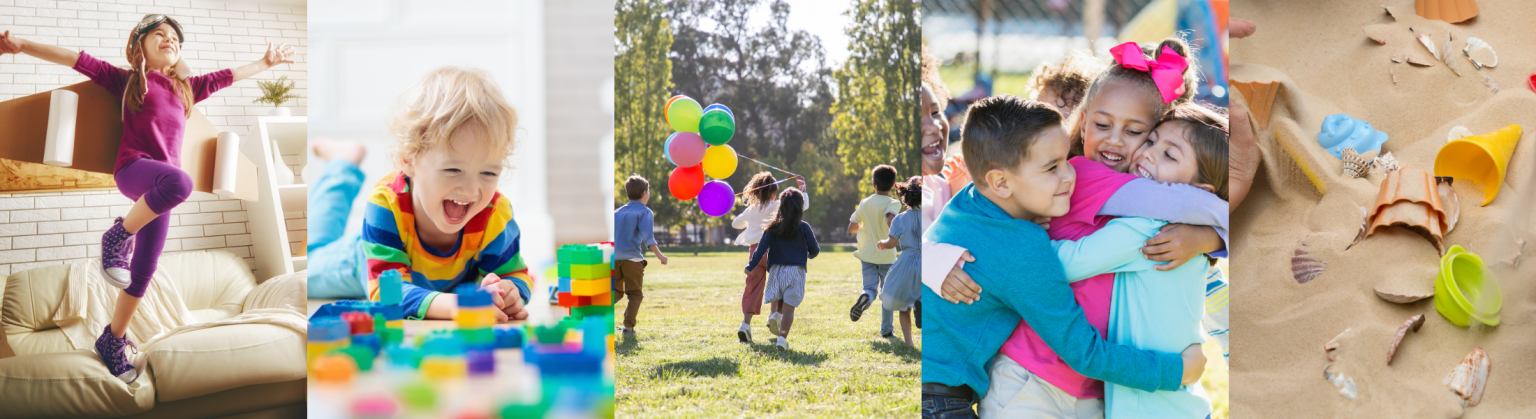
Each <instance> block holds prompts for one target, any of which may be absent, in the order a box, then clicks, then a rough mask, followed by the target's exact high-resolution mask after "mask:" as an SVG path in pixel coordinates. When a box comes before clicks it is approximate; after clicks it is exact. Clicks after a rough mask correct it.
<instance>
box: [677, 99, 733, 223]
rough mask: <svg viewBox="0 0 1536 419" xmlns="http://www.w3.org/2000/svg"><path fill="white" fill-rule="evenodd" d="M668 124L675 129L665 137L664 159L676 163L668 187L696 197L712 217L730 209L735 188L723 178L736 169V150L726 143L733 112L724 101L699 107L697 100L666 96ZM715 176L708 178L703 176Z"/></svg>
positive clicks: (683, 197) (686, 196) (686, 197)
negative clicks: (723, 103)
mask: <svg viewBox="0 0 1536 419" xmlns="http://www.w3.org/2000/svg"><path fill="white" fill-rule="evenodd" d="M664 113H665V115H666V118H667V124H668V125H671V126H672V129H674V130H677V132H675V133H672V135H671V136H669V137H667V143H666V146H665V147H664V148H665V149H666V154H667V161H669V162H672V164H675V165H677V168H676V169H672V174H671V175H670V176H668V177H667V188H668V189H669V190H670V191H671V192H672V197H673V198H677V199H679V200H683V201H686V200H690V199H693V198H695V197H697V198H699V209H700V210H703V211H704V214H706V215H709V216H711V217H719V216H721V215H725V214H726V213H729V212H731V208H733V207H735V206H736V192H735V191H734V190H732V189H731V185H730V184H728V183H725V181H724V180H721V179H725V178H728V177H730V176H731V174H733V173H736V150H735V149H732V148H731V146H728V145H725V143H727V142H729V141H731V136H733V135H735V134H736V115H735V114H732V113H731V110H730V109H729V108H726V107H725V105H721V104H718V103H717V104H713V105H709V107H707V108H700V107H699V102H698V101H695V100H693V98H690V97H688V96H683V95H677V96H673V97H672V98H671V99H668V100H667V105H666V111H665V112H664ZM706 175H707V176H709V177H711V178H714V179H715V180H711V181H708V182H705V181H704V177H705V176H706Z"/></svg>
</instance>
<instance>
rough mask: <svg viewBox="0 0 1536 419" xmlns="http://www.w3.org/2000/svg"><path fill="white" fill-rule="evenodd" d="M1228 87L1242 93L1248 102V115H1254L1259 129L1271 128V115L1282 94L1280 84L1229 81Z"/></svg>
mask: <svg viewBox="0 0 1536 419" xmlns="http://www.w3.org/2000/svg"><path fill="white" fill-rule="evenodd" d="M1228 85H1229V86H1230V87H1231V88H1233V89H1236V90H1237V91H1238V92H1240V93H1242V94H1243V99H1246V100H1247V101H1248V113H1250V114H1253V120H1254V122H1258V124H1259V129H1260V130H1263V129H1266V128H1269V114H1270V110H1271V109H1272V108H1273V106H1274V103H1275V97H1276V96H1278V95H1279V93H1280V83H1276V82H1256V81H1250V82H1240V81H1236V80H1228Z"/></svg>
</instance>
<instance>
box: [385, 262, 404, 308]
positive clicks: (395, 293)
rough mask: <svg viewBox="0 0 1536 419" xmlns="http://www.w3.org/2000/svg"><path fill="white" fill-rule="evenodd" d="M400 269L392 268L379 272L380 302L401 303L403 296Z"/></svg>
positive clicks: (388, 303) (386, 303) (387, 303)
mask: <svg viewBox="0 0 1536 419" xmlns="http://www.w3.org/2000/svg"><path fill="white" fill-rule="evenodd" d="M403 282H404V280H403V279H402V278H401V277H400V271H395V270H390V271H384V273H382V274H379V302H380V303H383V304H384V305H399V304H400V300H401V297H403V295H402V294H403V292H404V291H403V289H402V283H403Z"/></svg>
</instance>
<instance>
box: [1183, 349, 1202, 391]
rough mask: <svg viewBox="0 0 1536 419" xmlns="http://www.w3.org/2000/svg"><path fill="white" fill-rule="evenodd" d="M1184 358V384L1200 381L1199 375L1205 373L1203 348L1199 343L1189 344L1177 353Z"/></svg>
mask: <svg viewBox="0 0 1536 419" xmlns="http://www.w3.org/2000/svg"><path fill="white" fill-rule="evenodd" d="M1179 355H1180V356H1181V357H1183V358H1184V381H1182V382H1181V383H1182V384H1184V385H1186V386H1187V385H1190V384H1194V383H1196V382H1199V381H1200V376H1202V375H1205V350H1203V349H1201V348H1200V344H1198V343H1196V344H1194V345H1189V347H1188V348H1184V353H1182V354H1179Z"/></svg>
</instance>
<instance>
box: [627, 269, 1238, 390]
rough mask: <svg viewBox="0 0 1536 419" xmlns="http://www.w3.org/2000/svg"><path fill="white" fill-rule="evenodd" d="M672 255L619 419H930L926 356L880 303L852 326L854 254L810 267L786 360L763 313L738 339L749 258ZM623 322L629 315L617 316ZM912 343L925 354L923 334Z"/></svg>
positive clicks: (1211, 384)
mask: <svg viewBox="0 0 1536 419" xmlns="http://www.w3.org/2000/svg"><path fill="white" fill-rule="evenodd" d="M670 255H671V256H672V259H671V260H670V262H671V264H670V265H667V266H662V265H661V264H659V263H657V262H656V261H655V260H654V259H652V260H651V265H650V267H649V268H648V269H647V270H646V282H645V293H646V298H645V302H644V304H643V305H642V306H641V309H640V318H639V325H638V326H636V330H638V331H639V340H638V341H636V340H629V339H625V338H623V337H620V338H619V340H618V341H617V342H616V345H617V347H616V349H617V351H618V360H617V376H618V377H617V383H618V387H617V395H616V396H615V405H616V406H617V408H618V414H619V416H621V417H916V416H917V415H919V414H920V413H921V410H920V407H919V406H920V405H919V402H920V400H921V396H922V394H921V390H920V388H919V384H920V383H919V382H920V381H921V379H922V353H921V352H920V351H919V350H918V349H913V348H908V347H906V346H905V345H904V344H902V343H901V341H900V340H899V339H882V338H880V337H879V336H876V332H878V330H879V324H880V313H879V311H877V310H876V308H875V307H871V309H870V311H869V312H868V313H866V314H865V316H864V318H863V319H861V320H859V322H858V323H853V322H850V321H848V308H849V306H850V305H852V304H853V300H854V298H856V297H857V295H858V293H859V289H860V287H861V285H860V284H861V281H860V275H859V262H858V260H857V259H854V258H853V256H852V254H850V253H846V252H836V253H834V252H823V253H822V254H821V256H820V257H818V258H816V259H813V260H811V264H810V275H809V279H808V281H807V283H806V288H807V289H806V298H805V302H804V303H803V306H802V307H801V308H800V310H799V311H797V312H796V317H797V318H796V321H795V325H794V328H793V330H792V332H791V334H790V349H791V351H790V352H788V353H780V352H779V351H778V349H777V348H774V347H773V346H770V345H769V344H768V340H767V339H768V334H767V328H766V327H765V326H763V322H764V321H766V320H767V318H766V317H763V316H758V317H756V318H754V319H753V321H752V323H753V332H752V333H753V339H754V340H755V342H754V343H753V344H752V345H750V346H748V345H743V344H741V343H738V342H737V341H736V326H737V325H738V324H740V323H741V305H740V301H741V287H742V272H741V270H742V268H744V267H745V266H746V253H744V252H737V253H703V254H700V255H699V256H692V255H691V254H687V253H681V252H679V253H673V254H670ZM625 303H627V301H620V306H618V307H615V309H617V311H620V312H622V311H623V306H622V305H623V304H625ZM876 306H878V303H877V304H876ZM764 312H765V313H766V312H767V308H766V307H764ZM622 317H623V315H622V313H620V314H618V317H617V319H622ZM898 327H899V326H898ZM914 332H918V331H916V330H915V331H914ZM621 336H622V335H621ZM897 336H900V333H899V332H898V334H897ZM913 339H914V340H916V341H917V344H918V347H919V348H920V347H921V346H922V334H921V333H920V332H918V333H916V335H915V336H914V337H913ZM1205 350H1206V357H1207V358H1209V359H1211V362H1210V363H1209V364H1208V365H1207V366H1206V372H1205V376H1204V377H1202V378H1201V383H1202V384H1204V385H1205V388H1206V391H1207V392H1209V394H1210V396H1211V402H1212V404H1213V405H1214V414H1213V415H1212V416H1213V417H1214V418H1215V419H1225V418H1226V417H1227V406H1228V403H1227V386H1228V383H1227V366H1226V364H1225V363H1224V362H1222V361H1221V360H1220V358H1221V350H1220V348H1219V347H1218V346H1216V343H1215V342H1207V343H1206V345H1205ZM680 412H686V413H684V414H679V413H680Z"/></svg>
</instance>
